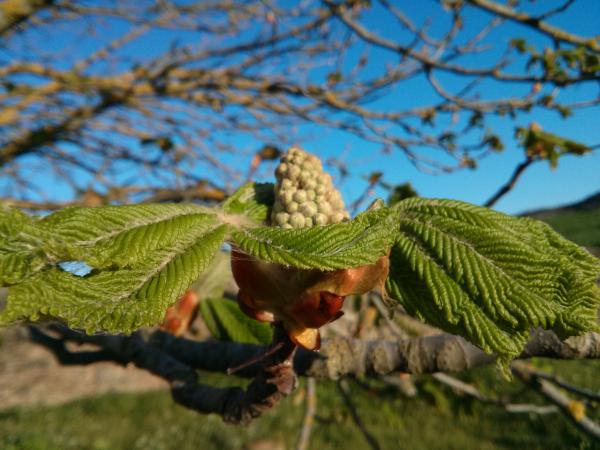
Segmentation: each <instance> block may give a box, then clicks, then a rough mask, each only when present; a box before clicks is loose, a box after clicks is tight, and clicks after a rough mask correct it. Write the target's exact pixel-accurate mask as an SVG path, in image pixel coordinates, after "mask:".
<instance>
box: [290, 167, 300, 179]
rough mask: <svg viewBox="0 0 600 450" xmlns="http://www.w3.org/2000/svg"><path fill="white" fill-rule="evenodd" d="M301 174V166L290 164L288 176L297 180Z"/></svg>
mask: <svg viewBox="0 0 600 450" xmlns="http://www.w3.org/2000/svg"><path fill="white" fill-rule="evenodd" d="M299 176H300V167H298V166H290V167H289V169H288V171H287V177H288V178H289V179H290V180H292V181H295V180H297V179H298V177H299Z"/></svg>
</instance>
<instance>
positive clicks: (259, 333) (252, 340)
mask: <svg viewBox="0 0 600 450" xmlns="http://www.w3.org/2000/svg"><path fill="white" fill-rule="evenodd" d="M200 315H201V316H202V319H204V322H205V323H206V326H207V327H208V329H209V330H210V332H211V334H212V335H213V336H214V337H215V338H216V339H218V340H220V341H234V342H243V343H246V344H265V345H266V344H269V343H271V341H272V339H273V330H272V328H271V326H270V325H269V324H267V323H265V322H258V321H256V320H253V319H251V318H249V317H248V316H247V315H245V314H244V313H243V312H242V311H241V310H240V308H239V307H238V305H237V304H236V303H235V302H234V301H232V300H227V299H224V298H209V299H205V300H201V301H200Z"/></svg>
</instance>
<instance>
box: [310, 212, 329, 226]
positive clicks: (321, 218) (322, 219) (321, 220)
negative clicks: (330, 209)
mask: <svg viewBox="0 0 600 450" xmlns="http://www.w3.org/2000/svg"><path fill="white" fill-rule="evenodd" d="M313 221H314V222H315V225H327V216H326V215H325V214H321V213H317V214H315V217H314V218H313Z"/></svg>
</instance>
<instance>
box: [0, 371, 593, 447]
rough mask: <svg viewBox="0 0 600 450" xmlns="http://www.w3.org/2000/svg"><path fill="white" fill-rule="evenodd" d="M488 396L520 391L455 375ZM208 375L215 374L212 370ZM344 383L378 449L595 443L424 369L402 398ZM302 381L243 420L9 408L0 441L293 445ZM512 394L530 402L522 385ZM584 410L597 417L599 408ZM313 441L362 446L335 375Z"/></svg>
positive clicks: (161, 398)
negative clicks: (414, 389) (472, 394)
mask: <svg viewBox="0 0 600 450" xmlns="http://www.w3.org/2000/svg"><path fill="white" fill-rule="evenodd" d="M537 364H538V365H541V366H543V367H544V368H545V369H550V370H552V371H556V372H558V373H560V374H561V375H562V376H564V377H565V378H567V379H569V380H570V381H572V382H576V383H578V384H581V385H585V386H587V387H590V388H594V389H600V378H599V377H598V376H597V374H598V373H599V370H600V361H583V362H568V361H553V362H547V361H543V360H539V361H538V362H537ZM461 377H462V378H463V379H465V380H467V381H474V382H476V383H477V385H478V386H479V387H480V388H481V389H482V390H483V391H485V392H488V393H490V395H498V393H500V394H501V395H507V394H509V393H516V392H519V391H520V389H521V385H520V384H519V383H518V382H513V383H509V382H507V381H505V380H503V379H502V378H501V376H500V374H499V373H498V372H497V371H496V370H495V369H494V368H492V367H486V368H481V369H477V370H473V371H470V372H467V373H465V374H462V375H461ZM210 379H211V380H212V381H213V382H216V383H217V384H220V382H221V383H222V381H223V380H222V379H220V378H219V376H216V375H212V376H210ZM369 383H371V388H370V389H365V388H364V387H363V386H359V385H357V384H354V383H350V386H351V389H352V394H353V398H354V400H355V402H356V409H357V411H358V413H359V414H360V416H361V417H362V419H363V421H364V422H365V425H366V427H367V428H368V430H369V431H370V432H371V433H372V434H373V435H375V436H376V438H377V439H378V441H379V443H380V444H381V446H382V448H384V449H397V448H405V449H415V450H420V449H423V450H425V449H432V450H435V449H440V450H441V449H457V450H468V449H481V450H487V449H544V450H552V449H557V450H558V449H565V448H569V449H594V448H600V447H599V446H595V447H594V444H593V443H592V442H591V441H590V440H589V439H588V438H586V437H585V436H584V435H582V434H581V433H580V432H579V431H578V430H576V429H575V428H574V427H573V426H572V425H571V424H570V423H569V422H567V421H566V420H565V419H564V418H563V417H562V416H561V415H560V414H552V415H546V416H536V415H527V414H510V413H507V412H505V411H503V410H502V409H500V408H498V407H495V406H493V405H486V404H482V403H481V402H479V401H476V400H473V399H471V398H466V397H461V396H458V395H456V394H455V393H453V392H452V391H451V390H449V389H448V388H446V387H445V386H442V385H440V384H439V383H437V382H436V381H435V380H433V379H432V378H431V377H429V376H421V377H419V378H417V385H418V388H419V391H420V393H421V394H420V395H419V397H417V398H413V399H407V398H404V397H402V396H401V395H398V393H397V392H395V391H394V390H393V389H391V388H389V387H387V386H385V385H382V384H379V383H376V382H372V381H369ZM302 395H303V390H302V389H301V390H300V391H299V392H298V393H296V394H294V395H293V396H292V397H290V398H288V399H286V400H285V401H284V402H283V403H282V404H281V405H280V406H279V407H278V408H275V409H274V410H272V411H270V412H269V413H267V414H266V415H265V416H263V417H262V418H260V419H259V420H257V421H255V422H254V423H252V424H251V425H250V426H248V427H236V426H232V425H228V424H225V423H223V421H222V420H221V419H220V418H219V417H217V416H214V415H212V416H205V415H199V414H196V413H194V412H191V411H188V410H186V409H184V408H181V407H179V406H177V405H175V404H174V403H173V402H172V400H171V398H170V396H169V394H168V393H166V392H154V393H145V394H125V395H117V394H110V395H103V396H101V397H97V398H92V399H84V400H79V401H75V402H72V403H69V404H66V405H62V406H57V407H45V408H39V407H38V408H16V409H11V410H9V411H5V412H4V413H1V414H0V448H2V449H6V450H14V449H27V450H55V449H56V450H69V449H78V450H79V449H94V450H101V449H107V450H108V449H110V450H118V449H123V450H135V449H144V450H150V449H155V450H161V449H165V450H167V449H178V450H187V449H190V450H191V449H206V450H210V449H219V450H220V449H240V448H249V447H250V446H251V445H252V444H253V443H257V442H258V441H261V440H268V441H273V442H276V443H280V444H281V445H284V446H285V448H294V445H295V442H296V439H297V434H298V431H299V429H300V424H301V421H302V416H303V414H304V406H303V401H302ZM518 401H520V402H526V401H537V402H539V401H540V399H538V398H537V397H536V396H535V395H532V394H531V393H528V394H527V395H526V396H521V397H520V398H519V399H518ZM591 414H592V415H593V416H594V417H596V418H600V414H599V413H598V411H596V410H593V411H591ZM311 448H314V449H319V450H320V449H323V450H327V449H331V450H339V449H362V448H368V446H367V444H366V441H365V438H364V436H363V435H362V434H361V433H360V431H359V430H358V428H357V427H356V426H355V425H354V423H353V421H352V418H351V415H350V413H349V412H348V410H347V408H346V407H345V406H344V403H343V401H342V399H341V397H340V396H339V394H338V392H337V389H336V387H335V384H334V382H330V381H327V382H320V383H318V412H317V420H316V422H315V428H314V429H313V433H312V438H311Z"/></svg>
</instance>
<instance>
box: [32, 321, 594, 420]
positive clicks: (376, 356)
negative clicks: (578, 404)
mask: <svg viewBox="0 0 600 450" xmlns="http://www.w3.org/2000/svg"><path fill="white" fill-rule="evenodd" d="M29 330H30V336H31V339H32V340H33V341H35V342H37V343H39V344H41V345H43V346H45V347H46V348H48V349H49V350H50V351H52V352H53V353H54V354H55V356H56V357H57V359H58V360H59V361H60V362H61V364H65V365H78V364H92V363H94V362H99V361H113V362H115V363H118V364H122V365H126V364H129V363H132V364H134V365H135V366H137V367H138V368H140V369H144V370H147V371H149V372H151V373H153V374H155V375H157V376H159V377H161V378H163V379H164V380H166V381H167V382H168V383H169V385H170V387H171V393H172V395H173V399H174V400H175V402H177V403H179V404H181V405H183V406H185V407H187V408H190V409H193V410H195V411H198V412H201V413H216V414H219V415H220V416H222V417H223V418H224V419H225V420H226V421H228V422H232V423H247V422H249V421H250V420H252V419H254V418H256V417H259V416H260V415H261V414H262V413H263V412H265V411H267V410H269V409H270V408H273V407H274V406H276V405H277V403H278V402H279V401H281V400H282V399H283V398H285V397H286V396H287V395H289V394H290V393H292V392H293V390H294V389H295V387H296V385H297V378H296V377H297V375H299V376H307V377H312V378H327V379H340V378H341V377H343V376H348V375H350V376H364V375H372V376H378V375H385V374H388V373H392V372H406V373H435V372H462V371H465V370H468V369H470V368H473V367H477V366H481V365H485V364H490V363H492V362H494V361H495V358H494V357H493V356H491V355H488V354H485V353H484V352H483V351H481V350H480V349H478V348H477V347H475V346H473V345H471V344H469V343H468V342H466V341H465V340H464V339H462V338H460V337H457V336H454V335H450V334H439V335H434V336H423V337H417V338H408V339H398V340H396V341H386V340H374V341H366V340H361V339H353V338H343V337H337V338H334V339H330V340H325V341H324V342H323V344H322V347H321V352H320V353H315V352H310V351H307V350H304V349H298V350H297V351H296V347H295V345H294V344H293V343H292V342H291V341H290V340H289V339H288V337H287V334H286V333H285V330H283V329H282V328H281V327H280V326H276V327H275V333H274V340H273V343H272V344H271V346H270V347H262V346H258V345H251V344H240V343H233V342H216V341H205V342H199V341H194V340H190V339H186V338H181V337H175V336H172V335H170V334H167V333H164V332H162V331H160V330H141V331H138V332H136V333H134V334H133V335H131V336H111V335H92V336H88V335H85V334H83V333H80V332H77V331H73V330H71V329H69V328H66V327H64V326H62V325H57V324H51V325H47V326H46V327H44V328H42V327H39V326H30V327H29ZM67 344H88V346H86V347H89V346H90V345H91V346H95V347H97V348H98V350H97V351H89V350H85V351H73V350H71V349H70V348H69V347H68V346H67ZM265 352H266V353H265ZM265 354H266V355H267V356H265ZM533 356H544V357H553V358H564V359H583V358H589V359H598V358H600V334H597V333H588V334H586V335H584V336H580V337H577V338H571V339H569V340H567V341H564V342H563V341H561V340H560V339H558V337H556V335H555V334H554V333H552V332H549V331H541V330H536V331H535V332H534V333H532V336H531V339H530V341H529V343H528V344H527V346H526V348H525V350H524V352H523V353H522V354H521V357H522V358H529V357H533ZM249 361H250V362H252V364H246V363H248V362H249ZM232 367H233V368H236V369H235V371H236V374H237V375H238V376H241V377H247V378H253V380H252V382H251V383H250V384H249V385H248V387H247V388H246V389H242V388H240V387H228V388H216V387H212V386H208V385H204V384H201V383H199V380H198V373H197V372H196V371H197V370H204V371H211V372H221V373H226V372H227V370H228V369H230V368H232ZM563 388H564V386H563ZM558 406H559V407H560V405H558Z"/></svg>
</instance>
